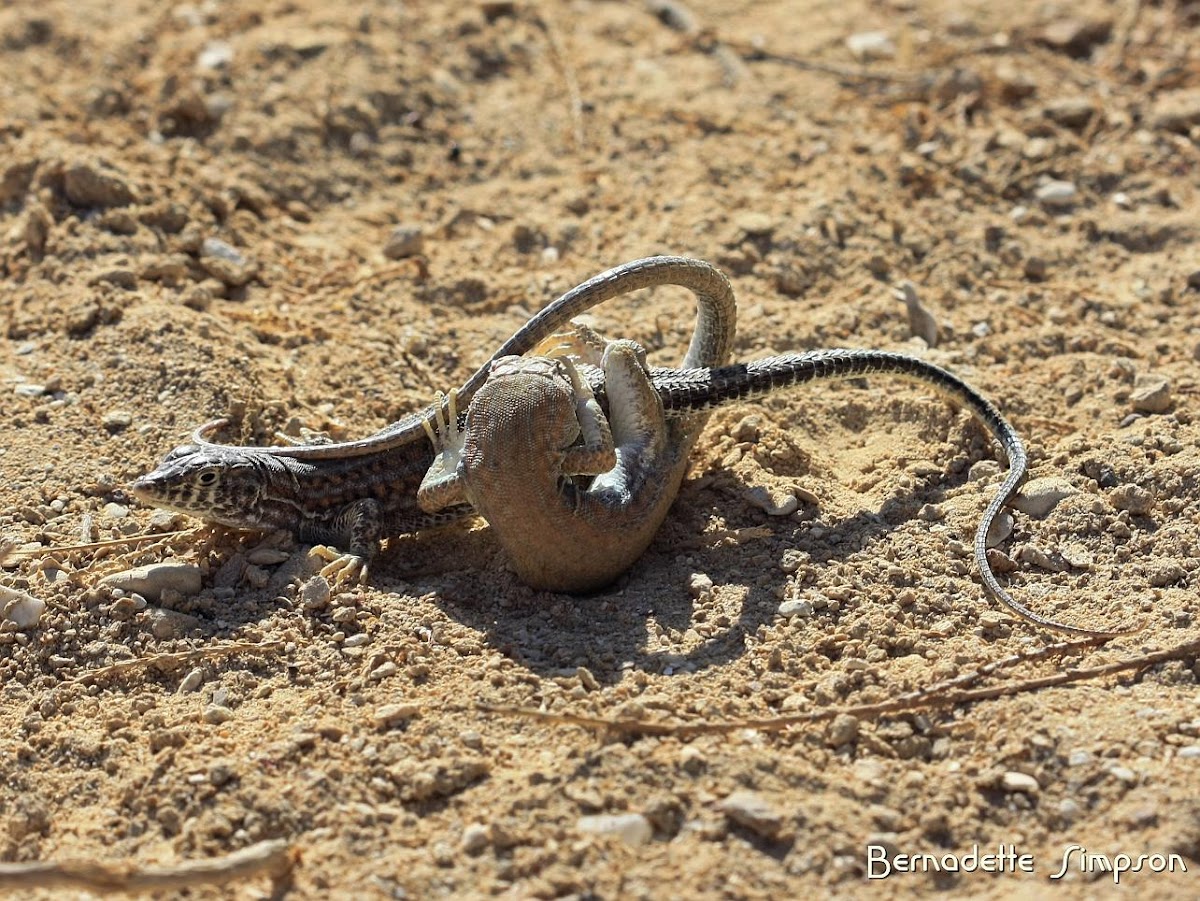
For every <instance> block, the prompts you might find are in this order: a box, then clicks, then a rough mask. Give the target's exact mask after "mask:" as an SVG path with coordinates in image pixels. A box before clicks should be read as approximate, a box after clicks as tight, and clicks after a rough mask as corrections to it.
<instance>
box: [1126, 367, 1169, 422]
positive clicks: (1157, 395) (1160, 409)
mask: <svg viewBox="0 0 1200 901" xmlns="http://www.w3.org/2000/svg"><path fill="white" fill-rule="evenodd" d="M1129 406H1130V407H1132V408H1133V411H1134V412H1135V413H1146V414H1157V413H1166V412H1167V411H1168V410H1170V409H1171V384H1170V382H1168V381H1167V380H1166V378H1164V377H1163V376H1161V375H1153V374H1145V375H1139V376H1138V377H1137V379H1136V380H1135V381H1134V383H1133V391H1131V392H1130V394H1129Z"/></svg>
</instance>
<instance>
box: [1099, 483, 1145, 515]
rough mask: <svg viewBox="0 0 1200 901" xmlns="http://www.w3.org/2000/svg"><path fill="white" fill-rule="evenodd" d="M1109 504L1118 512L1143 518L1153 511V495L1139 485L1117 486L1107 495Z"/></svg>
mask: <svg viewBox="0 0 1200 901" xmlns="http://www.w3.org/2000/svg"><path fill="white" fill-rule="evenodd" d="M1108 500H1109V502H1110V503H1111V504H1112V505H1113V506H1114V507H1116V508H1117V509H1118V510H1127V511H1129V512H1130V513H1132V514H1133V515H1134V516H1144V515H1145V514H1147V513H1149V512H1150V511H1151V510H1153V509H1154V495H1153V494H1151V493H1150V492H1149V491H1147V490H1146V489H1145V488H1143V487H1142V486H1141V485H1133V484H1125V485H1119V486H1117V487H1116V488H1114V489H1113V490H1112V491H1110V492H1109V493H1108Z"/></svg>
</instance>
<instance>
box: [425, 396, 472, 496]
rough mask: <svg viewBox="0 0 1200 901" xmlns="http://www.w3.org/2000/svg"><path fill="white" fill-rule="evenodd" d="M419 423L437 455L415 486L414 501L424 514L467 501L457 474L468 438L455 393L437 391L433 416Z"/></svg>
mask: <svg viewBox="0 0 1200 901" xmlns="http://www.w3.org/2000/svg"><path fill="white" fill-rule="evenodd" d="M421 425H422V426H424V427H425V434H426V435H428V436H429V441H430V443H431V444H432V445H433V451H434V453H435V454H436V456H435V457H434V458H433V463H432V464H430V466H429V470H428V472H426V473H425V478H423V479H422V480H421V485H420V487H419V488H418V489H417V503H418V504H419V505H420V507H421V509H422V510H424V511H425V512H427V513H436V512H438V511H439V510H444V509H446V508H447V507H452V506H454V505H456V504H465V503H467V496H466V494H465V489H464V486H463V483H462V480H461V479H460V478H459V475H458V467H459V464H460V463H461V462H462V456H463V448H464V447H465V446H466V440H467V434H466V431H465V430H464V429H463V428H461V427H460V426H459V424H458V392H457V391H451V392H450V393H449V394H442V393H441V392H438V402H437V403H436V404H435V405H434V412H433V417H432V419H424V420H422V421H421Z"/></svg>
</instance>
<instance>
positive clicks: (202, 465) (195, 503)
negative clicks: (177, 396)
mask: <svg viewBox="0 0 1200 901" xmlns="http://www.w3.org/2000/svg"><path fill="white" fill-rule="evenodd" d="M264 484H265V473H264V472H263V466H262V464H261V463H260V462H258V461H256V460H255V459H254V458H252V457H251V456H250V455H249V454H245V453H242V452H239V451H238V450H236V449H235V448H220V449H214V448H212V447H204V446H197V445H194V444H185V445H183V446H182V447H177V448H175V450H173V451H171V452H170V453H169V454H167V456H166V457H164V458H163V461H162V462H161V463H160V464H159V465H158V467H157V468H156V469H154V470H153V471H152V472H148V473H146V474H145V475H144V476H141V477H140V478H138V479H137V480H135V481H134V482H133V484H132V485H130V486H129V488H130V491H131V492H132V493H133V496H134V497H136V498H137V499H138V500H141V501H145V502H146V503H148V504H152V505H154V506H155V507H162V508H163V509H165V510H173V511H175V512H177V513H187V514H188V515H190V516H195V517H197V518H198V519H202V520H204V521H205V522H215V523H220V524H221V525H226V526H234V527H236V528H243V529H246V528H251V529H252V528H261V527H262V524H260V523H258V522H257V521H256V518H255V516H254V511H256V510H259V509H261V504H260V503H259V500H260V498H261V495H262V489H263V487H264Z"/></svg>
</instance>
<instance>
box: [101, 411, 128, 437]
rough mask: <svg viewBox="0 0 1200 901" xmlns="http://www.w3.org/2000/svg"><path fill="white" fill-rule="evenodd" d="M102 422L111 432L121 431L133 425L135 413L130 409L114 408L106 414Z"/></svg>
mask: <svg viewBox="0 0 1200 901" xmlns="http://www.w3.org/2000/svg"><path fill="white" fill-rule="evenodd" d="M100 424H101V425H103V426H104V428H106V429H107V430H108V431H110V432H120V431H122V430H124V429H127V428H129V427H130V426H131V425H133V414H132V413H130V412H129V411H128V410H112V411H110V412H108V413H105V414H104V418H103V419H102V420H100Z"/></svg>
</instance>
